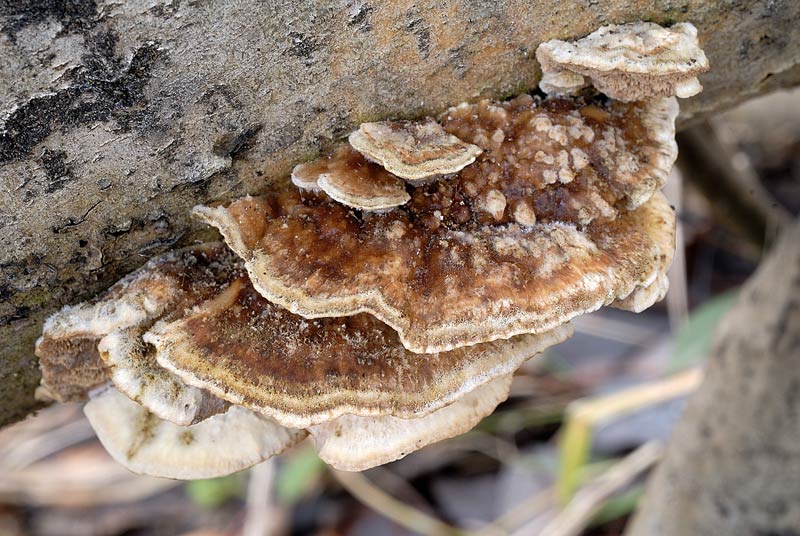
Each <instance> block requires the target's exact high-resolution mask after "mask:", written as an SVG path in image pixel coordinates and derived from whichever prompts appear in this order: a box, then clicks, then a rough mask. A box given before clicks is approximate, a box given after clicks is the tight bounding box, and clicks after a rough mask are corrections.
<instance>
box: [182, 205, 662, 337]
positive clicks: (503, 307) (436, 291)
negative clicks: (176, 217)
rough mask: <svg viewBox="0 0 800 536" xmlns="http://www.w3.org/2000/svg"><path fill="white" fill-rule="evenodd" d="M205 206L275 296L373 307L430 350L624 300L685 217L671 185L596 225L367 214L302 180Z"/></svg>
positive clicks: (554, 322) (333, 311)
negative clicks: (304, 190)
mask: <svg viewBox="0 0 800 536" xmlns="http://www.w3.org/2000/svg"><path fill="white" fill-rule="evenodd" d="M195 214H197V215H198V216H199V217H200V218H201V219H203V220H204V221H206V222H208V223H210V224H212V225H214V226H216V227H217V228H218V229H219V230H220V231H221V233H222V235H223V236H224V237H225V239H226V241H227V243H228V245H229V246H230V247H231V248H232V249H233V250H234V251H235V252H236V253H237V254H238V255H239V256H240V257H242V259H244V261H245V266H246V267H247V269H248V272H249V274H250V279H251V281H252V283H253V285H254V286H255V288H256V289H257V290H258V291H259V292H260V293H261V294H262V295H263V296H265V297H266V298H267V299H268V300H270V301H272V302H273V303H276V304H278V305H281V306H283V307H285V308H287V309H289V310H290V311H292V312H295V313H297V314H300V315H302V316H304V317H306V318H319V317H340V316H348V315H353V314H356V313H360V312H369V313H371V314H373V315H375V316H376V317H378V318H379V319H381V320H383V321H384V322H386V323H387V324H389V325H390V326H391V327H392V328H394V329H395V330H396V331H397V332H398V334H399V337H400V340H401V341H402V343H403V345H404V346H405V347H406V348H408V349H409V350H411V351H413V352H420V353H432V352H443V351H447V350H450V349H453V348H458V347H461V346H467V345H472V344H477V343H480V342H485V341H492V340H497V339H503V338H509V337H512V336H514V335H517V334H521V333H543V332H545V331H548V330H551V329H553V328H555V327H557V326H559V325H561V324H563V323H565V322H567V321H568V320H570V319H571V318H573V317H575V316H577V315H579V314H583V313H587V312H590V311H593V310H595V309H597V308H599V307H601V306H602V305H606V304H610V303H612V302H613V301H615V300H617V299H623V298H625V297H627V296H628V295H630V294H631V292H633V291H634V290H635V289H636V288H637V287H639V286H642V285H648V284H649V283H650V282H652V281H653V280H654V279H655V277H656V275H657V274H658V272H659V270H660V259H661V258H662V256H663V255H665V254H666V252H665V251H662V250H661V248H662V247H663V241H662V240H660V239H659V237H660V236H661V235H662V234H663V233H667V234H669V233H673V232H674V226H675V222H674V214H673V211H672V209H671V208H670V206H669V204H668V203H667V202H666V200H665V199H664V197H663V196H662V195H661V194H660V193H657V194H655V195H654V196H653V197H652V198H651V200H650V201H648V202H647V203H645V204H644V205H642V206H641V207H639V208H638V209H636V210H634V211H631V212H625V213H622V214H620V215H619V216H618V217H617V219H615V220H613V221H597V222H594V223H592V224H591V225H588V226H586V227H577V226H575V225H574V224H570V223H563V222H546V223H541V222H537V223H536V224H535V225H534V226H532V227H522V226H520V225H517V224H503V225H475V224H472V225H462V226H458V225H453V226H451V227H448V226H445V225H441V226H439V227H437V228H435V229H431V228H429V227H426V226H424V225H420V224H419V223H418V222H419V220H418V219H417V218H414V217H413V216H412V213H409V211H406V210H405V207H403V208H402V209H396V210H393V211H391V212H389V213H386V214H379V215H370V216H369V217H363V218H356V217H353V216H352V215H350V214H348V211H347V209H345V208H344V207H342V206H340V205H338V204H336V203H323V204H319V203H307V202H304V201H303V199H301V197H300V195H299V194H298V193H297V192H293V191H291V190H288V191H283V192H280V193H276V194H270V195H266V196H264V197H247V198H242V199H239V200H237V201H234V202H233V203H231V204H229V205H228V206H227V207H225V206H219V207H216V208H208V207H198V208H196V209H195ZM321 236H325V241H324V242H321V241H320V237H321Z"/></svg>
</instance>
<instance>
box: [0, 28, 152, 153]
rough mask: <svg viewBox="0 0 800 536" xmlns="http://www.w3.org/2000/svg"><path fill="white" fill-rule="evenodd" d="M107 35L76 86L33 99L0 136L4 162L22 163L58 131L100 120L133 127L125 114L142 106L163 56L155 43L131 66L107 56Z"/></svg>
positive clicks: (139, 53)
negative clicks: (19, 159) (152, 72)
mask: <svg viewBox="0 0 800 536" xmlns="http://www.w3.org/2000/svg"><path fill="white" fill-rule="evenodd" d="M108 36H109V34H104V37H103V38H102V39H103V40H104V44H102V45H101V47H100V48H101V50H102V54H100V55H95V56H89V57H85V58H84V68H83V69H81V70H79V71H78V73H77V74H76V75H74V79H73V82H74V83H73V85H71V86H70V87H67V88H65V89H61V90H59V91H56V92H55V93H52V94H49V95H42V96H39V97H34V98H32V99H30V100H29V101H28V102H26V103H25V104H23V105H21V106H20V107H19V108H17V109H16V110H15V111H14V112H13V113H12V114H11V115H10V116H9V117H8V119H7V120H6V122H5V125H4V129H3V130H2V131H0V163H2V162H9V161H12V160H16V159H18V158H22V157H23V156H25V155H27V154H29V153H30V152H31V150H33V148H34V147H35V146H36V144H38V143H39V142H41V141H42V140H44V139H45V138H46V137H47V136H48V135H49V134H50V133H51V132H52V131H53V130H55V129H58V128H67V129H68V128H75V127H77V126H80V125H88V124H91V123H94V122H96V121H107V120H109V119H116V120H117V122H118V123H119V124H120V127H121V129H122V130H124V131H127V130H130V128H131V127H132V126H133V125H132V122H131V120H130V119H131V116H130V115H129V114H128V113H127V111H126V110H127V109H128V108H131V107H132V106H134V105H143V104H145V102H144V87H145V85H146V84H147V82H148V81H149V79H150V76H151V71H152V68H153V66H154V64H155V62H156V60H157V59H158V58H159V57H160V55H161V54H160V52H159V51H158V48H157V47H156V45H154V44H148V45H145V46H143V47H141V48H139V49H138V50H136V52H135V53H134V55H133V57H132V58H131V61H130V63H129V64H128V65H127V67H125V68H122V69H121V70H119V71H117V70H116V69H117V67H118V64H117V63H116V62H114V61H110V60H109V59H108V57H107V55H106V54H107V53H108V46H109V43H108V42H107V39H108Z"/></svg>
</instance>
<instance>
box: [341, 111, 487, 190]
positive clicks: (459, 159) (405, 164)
mask: <svg viewBox="0 0 800 536" xmlns="http://www.w3.org/2000/svg"><path fill="white" fill-rule="evenodd" d="M349 141H350V145H352V146H353V148H355V149H356V150H357V151H359V152H360V153H362V154H363V155H364V156H366V157H367V158H368V159H370V160H372V161H373V162H377V163H378V164H380V165H381V166H383V167H384V168H385V169H386V170H387V171H389V172H391V173H393V174H394V175H397V176H398V177H401V178H403V179H406V180H407V181H410V182H412V183H413V182H418V181H422V180H424V179H429V178H431V177H438V176H440V175H447V174H449V173H455V172H457V171H460V170H461V169H463V168H464V167H466V166H468V165H470V164H471V163H473V162H474V161H475V158H476V157H477V156H478V155H479V154H481V149H480V148H479V147H477V146H476V145H472V144H469V143H466V142H464V141H462V140H460V139H458V138H457V137H455V136H453V135H452V134H448V133H447V132H446V131H445V130H444V129H443V128H442V125H440V124H439V123H437V122H436V121H434V120H433V119H427V120H425V121H384V122H381V123H364V124H362V125H361V126H360V127H359V129H358V130H356V131H355V132H353V133H352V134H350V137H349Z"/></svg>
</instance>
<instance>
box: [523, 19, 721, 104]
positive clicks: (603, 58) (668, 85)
mask: <svg viewBox="0 0 800 536" xmlns="http://www.w3.org/2000/svg"><path fill="white" fill-rule="evenodd" d="M536 59H537V60H539V63H540V64H541V66H542V80H541V82H539V87H540V88H541V89H542V91H544V92H545V93H549V94H554V95H576V94H577V93H578V92H579V91H580V90H581V89H583V88H584V87H586V86H587V85H589V84H591V85H593V86H594V87H595V88H597V89H598V90H599V91H601V92H603V93H605V94H606V95H608V96H609V97H611V98H613V99H617V100H620V101H634V100H644V99H650V98H655V97H669V96H672V95H676V96H678V97H681V98H687V97H691V96H693V95H696V94H697V93H699V92H700V91H702V89H703V86H701V85H700V81H699V80H698V79H697V75H698V74H700V73H704V72H706V71H707V70H708V68H709V66H708V60H707V59H706V56H705V54H704V53H703V50H702V49H701V48H700V47H699V45H698V42H697V29H696V28H695V27H694V26H693V25H692V24H690V23H686V22H684V23H679V24H675V25H674V26H672V27H670V28H663V27H661V26H659V25H657V24H654V23H652V22H637V23H631V24H620V25H616V24H612V25H609V26H603V27H602V28H600V29H598V30H596V31H594V32H592V33H590V34H589V35H587V36H586V37H584V38H582V39H578V40H577V41H575V42H567V41H561V40H558V39H554V40H552V41H547V42H546V43H542V44H541V45H539V48H537V49H536ZM586 79H588V80H586Z"/></svg>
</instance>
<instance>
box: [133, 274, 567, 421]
mask: <svg viewBox="0 0 800 536" xmlns="http://www.w3.org/2000/svg"><path fill="white" fill-rule="evenodd" d="M571 334H572V326H571V325H570V324H563V325H560V326H557V327H556V328H555V329H553V330H552V331H548V332H546V333H543V334H541V335H521V336H518V337H514V338H512V339H508V340H499V341H495V342H490V343H484V344H479V345H475V346H470V347H467V348H458V349H455V350H451V351H448V352H442V353H437V354H415V353H412V352H409V351H408V350H406V349H405V348H404V347H403V346H402V344H400V341H399V339H398V337H397V334H396V333H395V332H394V330H392V329H391V328H390V327H389V326H387V325H386V324H384V323H383V322H381V321H379V320H377V319H376V318H374V317H372V316H370V315H367V314H359V315H355V316H349V317H346V318H322V319H316V320H306V319H304V318H302V317H300V316H297V315H294V314H292V313H289V312H288V311H286V310H284V309H283V308H281V307H279V306H277V305H274V304H272V303H270V302H269V301H267V300H266V299H264V298H263V297H262V296H261V295H259V294H258V293H257V292H256V291H255V290H254V289H253V287H252V286H251V285H250V282H249V281H248V279H247V278H246V277H243V278H240V279H237V280H236V281H233V282H232V283H231V285H230V286H229V287H228V288H227V289H226V290H224V291H223V292H221V293H220V294H219V296H217V297H216V298H215V299H213V300H211V301H209V302H207V303H205V304H203V305H202V306H201V307H199V308H197V309H196V310H195V311H193V312H192V313H190V314H189V315H188V316H186V317H184V318H181V319H179V320H175V321H165V322H159V323H158V324H157V325H155V326H154V327H153V328H152V329H151V330H150V331H149V332H148V333H146V334H145V336H144V340H145V341H146V342H148V343H151V344H152V345H153V346H155V355H156V359H157V360H158V363H159V364H160V365H161V366H163V367H164V368H166V369H167V370H169V371H171V372H172V373H174V374H175V375H176V376H179V377H180V378H181V379H182V380H183V381H184V382H185V383H186V384H188V385H192V386H195V387H200V388H202V389H204V390H207V391H209V392H211V393H213V394H214V395H216V396H218V397H220V398H222V399H224V400H227V401H229V402H231V403H233V404H237V405H241V406H245V407H248V408H250V409H253V410H257V411H260V412H262V413H264V414H266V415H268V416H270V417H272V418H273V419H275V420H276V421H278V422H279V423H281V424H282V425H284V426H288V427H292V428H303V427H307V426H310V425H314V424H319V423H322V422H325V421H329V420H331V419H334V418H337V417H340V416H342V415H345V414H350V415H353V416H362V417H364V416H394V417H400V418H405V419H411V418H418V417H423V416H425V415H428V414H430V413H431V412H433V411H435V410H438V409H440V408H442V407H444V406H447V405H448V404H451V403H453V402H454V401H456V400H458V399H459V398H460V397H462V396H464V395H465V394H466V393H468V392H470V391H472V390H473V389H475V388H477V387H479V386H481V385H483V384H484V383H487V382H489V381H492V380H494V379H495V378H498V377H500V376H504V375H508V374H511V373H513V372H514V371H515V370H516V369H517V368H519V367H520V365H522V363H524V362H525V361H526V360H528V359H530V358H531V357H533V356H535V355H537V354H539V353H541V352H543V351H544V350H545V349H546V348H548V347H549V346H552V345H554V344H558V343H560V342H562V341H564V340H566V339H567V338H569V337H570V335H571Z"/></svg>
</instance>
